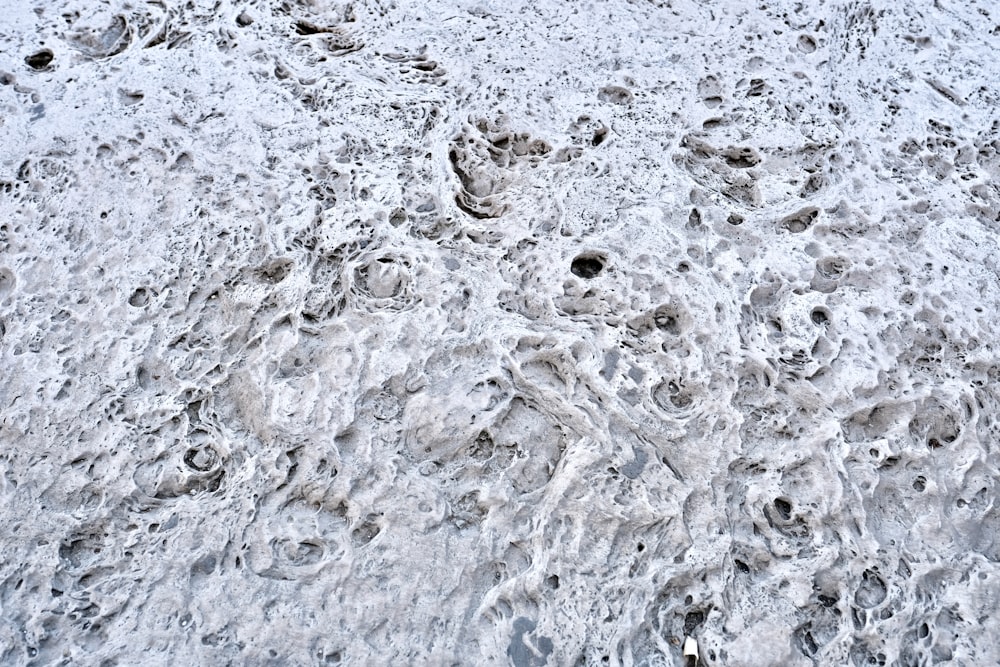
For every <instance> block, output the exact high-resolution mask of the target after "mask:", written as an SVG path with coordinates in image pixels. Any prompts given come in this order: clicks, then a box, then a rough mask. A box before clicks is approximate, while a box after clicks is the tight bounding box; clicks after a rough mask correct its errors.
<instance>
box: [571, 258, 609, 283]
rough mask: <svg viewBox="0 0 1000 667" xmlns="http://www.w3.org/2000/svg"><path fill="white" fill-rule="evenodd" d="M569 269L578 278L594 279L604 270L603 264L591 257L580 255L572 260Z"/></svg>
mask: <svg viewBox="0 0 1000 667" xmlns="http://www.w3.org/2000/svg"><path fill="white" fill-rule="evenodd" d="M569 269H570V271H572V272H573V275H575V276H579V277H580V278H587V279H589V278H596V277H597V276H598V275H599V274H600V273H601V271H603V270H604V262H603V261H601V259H600V258H599V257H595V256H593V255H580V256H579V257H577V258H576V259H574V260H573V263H572V264H570V267H569Z"/></svg>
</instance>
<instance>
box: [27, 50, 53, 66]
mask: <svg viewBox="0 0 1000 667" xmlns="http://www.w3.org/2000/svg"><path fill="white" fill-rule="evenodd" d="M54 57H55V56H53V55H52V52H51V51H49V50H48V49H42V50H41V51H39V52H38V53H33V54H31V55H30V56H28V57H27V58H25V59H24V62H26V63H28V67H30V68H31V69H45V68H46V67H48V66H49V63H51V62H52V58H54Z"/></svg>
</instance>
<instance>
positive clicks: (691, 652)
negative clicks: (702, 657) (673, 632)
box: [683, 637, 698, 665]
mask: <svg viewBox="0 0 1000 667" xmlns="http://www.w3.org/2000/svg"><path fill="white" fill-rule="evenodd" d="M683 655H684V657H685V658H694V664H695V665H697V664H698V642H697V640H696V639H695V638H694V637H685V638H684V648H683Z"/></svg>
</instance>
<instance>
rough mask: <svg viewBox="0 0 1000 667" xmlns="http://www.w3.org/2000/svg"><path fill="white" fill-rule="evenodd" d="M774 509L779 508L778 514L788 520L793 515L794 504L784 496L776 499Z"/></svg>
mask: <svg viewBox="0 0 1000 667" xmlns="http://www.w3.org/2000/svg"><path fill="white" fill-rule="evenodd" d="M774 509H776V510H778V514H780V515H781V518H782V519H784V520H785V521H788V520H789V519H790V518H791V517H792V504H791V503H790V502H788V501H787V500H785V499H784V498H775V499H774Z"/></svg>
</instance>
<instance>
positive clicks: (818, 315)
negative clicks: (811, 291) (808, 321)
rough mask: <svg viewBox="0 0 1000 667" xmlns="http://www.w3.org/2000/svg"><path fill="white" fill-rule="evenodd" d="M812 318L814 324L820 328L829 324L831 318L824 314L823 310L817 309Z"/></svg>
mask: <svg viewBox="0 0 1000 667" xmlns="http://www.w3.org/2000/svg"><path fill="white" fill-rule="evenodd" d="M810 317H811V318H812V321H813V324H817V325H819V326H823V325H824V324H827V323H828V322H829V321H830V317H829V316H828V315H827V314H826V313H825V312H823V310H822V309H821V308H817V309H816V310H814V311H812V314H811V315H810Z"/></svg>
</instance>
